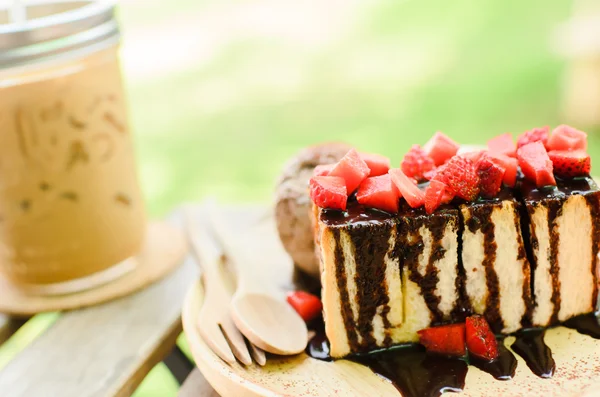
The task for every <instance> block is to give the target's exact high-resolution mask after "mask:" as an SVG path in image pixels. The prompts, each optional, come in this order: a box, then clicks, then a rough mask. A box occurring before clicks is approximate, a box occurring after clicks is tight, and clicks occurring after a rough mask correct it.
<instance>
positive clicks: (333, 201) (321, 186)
mask: <svg viewBox="0 0 600 397" xmlns="http://www.w3.org/2000/svg"><path fill="white" fill-rule="evenodd" d="M310 198H311V199H312V201H313V202H314V203H315V204H316V205H317V206H318V207H321V208H331V209H336V210H346V202H347V201H348V194H347V193H346V182H345V181H344V178H341V177H339V176H313V177H312V178H311V179H310Z"/></svg>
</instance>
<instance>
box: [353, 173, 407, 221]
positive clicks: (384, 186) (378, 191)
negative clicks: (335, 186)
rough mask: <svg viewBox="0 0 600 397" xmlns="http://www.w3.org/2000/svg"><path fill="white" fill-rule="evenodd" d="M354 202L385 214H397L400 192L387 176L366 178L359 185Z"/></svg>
mask: <svg viewBox="0 0 600 397" xmlns="http://www.w3.org/2000/svg"><path fill="white" fill-rule="evenodd" d="M356 200H357V201H358V202H359V203H360V204H362V205H365V206H367V207H372V208H377V209H380V210H384V211H387V212H392V213H396V212H398V201H399V200H400V191H399V190H398V188H397V187H396V185H395V184H394V183H392V178H391V177H390V175H389V174H385V175H379V176H373V177H370V178H367V179H365V180H364V181H363V183H361V184H360V186H359V187H358V191H357V192H356Z"/></svg>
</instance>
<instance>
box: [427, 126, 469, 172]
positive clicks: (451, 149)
mask: <svg viewBox="0 0 600 397" xmlns="http://www.w3.org/2000/svg"><path fill="white" fill-rule="evenodd" d="M459 147H460V145H459V144H458V143H456V142H454V141H453V140H452V139H450V138H449V137H448V136H447V135H444V134H443V133H441V132H436V133H435V134H434V135H433V136H432V137H431V139H429V141H427V143H426V144H425V145H424V146H423V150H424V151H425V153H427V154H428V155H429V157H431V158H432V159H433V162H434V163H435V165H436V166H438V165H442V164H444V163H445V162H446V161H448V160H449V159H451V158H452V156H454V155H455V154H456V152H458V148H459Z"/></svg>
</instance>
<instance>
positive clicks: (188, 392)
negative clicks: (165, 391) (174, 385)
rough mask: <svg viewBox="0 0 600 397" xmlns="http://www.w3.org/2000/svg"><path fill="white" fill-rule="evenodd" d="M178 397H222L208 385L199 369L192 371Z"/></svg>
mask: <svg viewBox="0 0 600 397" xmlns="http://www.w3.org/2000/svg"><path fill="white" fill-rule="evenodd" d="M177 397H220V396H219V394H217V392H216V391H215V390H214V389H213V388H212V387H211V386H210V385H209V384H208V382H207V381H206V379H204V376H202V373H201V372H200V370H199V369H198V368H196V369H195V370H193V371H192V373H191V374H190V376H188V378H187V379H186V380H185V382H184V383H183V386H181V389H179V394H177Z"/></svg>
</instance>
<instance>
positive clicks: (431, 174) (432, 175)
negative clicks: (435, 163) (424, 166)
mask: <svg viewBox="0 0 600 397" xmlns="http://www.w3.org/2000/svg"><path fill="white" fill-rule="evenodd" d="M437 170H438V169H437V168H434V169H432V170H431V171H427V172H426V173H424V174H423V179H424V180H426V181H430V180H432V179H433V178H435V175H436V174H437Z"/></svg>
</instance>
